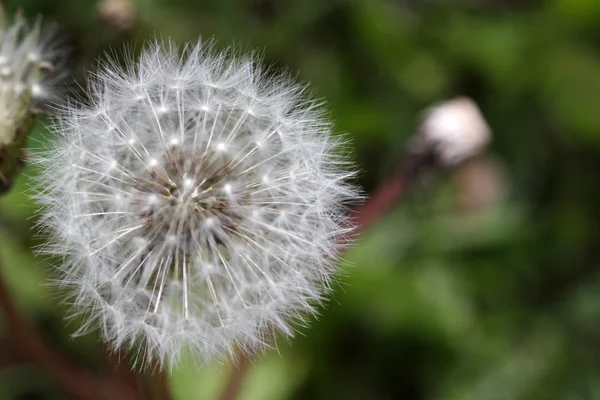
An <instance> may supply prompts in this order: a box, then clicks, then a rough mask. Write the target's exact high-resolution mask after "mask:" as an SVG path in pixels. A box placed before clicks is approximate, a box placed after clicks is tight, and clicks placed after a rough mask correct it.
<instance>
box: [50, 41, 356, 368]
mask: <svg viewBox="0 0 600 400" xmlns="http://www.w3.org/2000/svg"><path fill="white" fill-rule="evenodd" d="M174 82H177V84H176V85H175V84H174ZM89 89H90V90H89V92H90V95H91V102H90V103H89V104H80V105H69V106H66V107H65V108H64V110H63V111H62V114H61V115H60V117H59V120H58V123H57V124H56V126H55V131H56V134H57V136H58V139H57V141H56V142H54V143H52V144H51V145H50V147H49V148H48V149H46V150H43V151H41V152H40V153H39V163H40V164H41V166H42V167H43V171H44V172H43V174H42V177H41V182H40V187H41V188H42V189H41V190H40V192H39V195H38V197H39V199H40V200H41V202H42V203H43V204H44V205H45V212H44V213H43V214H42V224H44V225H45V226H46V227H48V228H49V230H50V231H51V232H52V244H48V245H47V246H46V248H45V250H46V251H47V252H50V253H57V254H60V255H65V254H66V255H67V256H68V257H66V259H65V263H64V265H63V266H62V267H61V268H62V271H61V272H62V274H61V278H60V280H59V283H60V284H61V285H62V286H68V287H71V288H72V291H73V298H74V301H73V302H74V309H75V310H76V311H77V312H79V313H82V314H84V315H86V316H87V317H88V318H89V319H90V321H89V322H88V323H86V324H85V326H86V327H87V326H93V325H95V326H97V327H99V328H100V331H101V334H102V336H103V338H104V340H106V341H107V342H108V343H109V344H110V345H111V346H112V347H113V348H114V349H124V348H130V349H137V350H139V353H138V354H139V358H138V360H137V361H138V362H139V366H144V364H145V363H146V362H147V361H149V360H150V359H154V360H158V361H159V362H160V363H161V364H162V365H164V366H167V367H172V366H173V365H174V363H176V362H177V361H178V360H179V359H180V357H181V356H182V355H183V354H186V353H188V354H191V355H192V356H194V358H195V360H197V361H198V362H200V363H202V362H210V361H213V360H215V359H219V358H222V357H223V356H228V355H231V354H232V353H233V351H234V349H235V348H236V347H240V348H241V349H243V350H248V351H256V350H259V349H261V348H263V347H265V346H268V345H269V338H270V337H271V335H272V332H273V331H280V332H283V333H284V334H285V335H292V333H293V329H292V328H291V326H293V324H294V323H295V322H296V323H297V322H302V321H304V320H305V319H304V318H305V317H306V316H307V314H308V313H311V312H314V310H315V308H314V307H315V303H316V302H318V301H319V300H320V299H322V297H323V295H324V294H325V293H326V292H327V290H328V288H329V280H330V278H331V275H332V273H333V272H334V270H335V268H334V267H335V264H336V261H337V254H338V251H339V247H340V243H339V239H340V237H344V236H345V234H346V233H347V232H348V230H349V228H348V226H349V225H348V220H347V218H346V216H345V215H346V213H345V211H346V209H345V203H346V201H348V200H350V199H353V198H355V196H356V190H355V188H354V187H353V186H352V185H350V184H349V183H347V182H348V178H351V177H352V176H353V175H354V172H353V171H350V170H348V165H349V164H348V162H347V161H346V160H345V159H344V158H343V152H341V151H340V150H342V147H343V146H342V145H343V144H344V141H343V139H339V138H336V137H334V136H333V135H332V134H331V126H330V124H329V123H328V122H327V121H326V120H325V118H324V115H323V112H322V111H320V109H319V108H318V107H317V104H316V103H315V102H312V101H310V100H305V99H304V98H303V97H302V93H303V92H304V91H305V88H304V87H302V86H300V85H297V84H295V83H293V82H292V81H291V79H290V78H289V77H287V76H286V75H280V76H270V77H268V76H267V75H266V74H265V73H263V72H261V70H260V68H259V67H258V65H257V64H256V61H255V60H253V59H252V58H251V57H247V58H242V59H239V58H235V57H232V56H231V54H230V53H227V52H225V53H216V52H214V51H213V50H212V48H211V46H205V45H202V44H200V43H198V44H196V45H190V46H187V47H186V51H185V53H184V55H183V56H181V55H180V54H179V51H178V49H177V47H176V46H175V45H174V44H173V43H170V42H169V43H154V44H151V45H149V46H146V47H145V48H144V50H143V52H142V56H141V59H140V60H139V61H138V62H136V63H132V64H131V65H129V66H128V67H127V69H125V70H119V69H117V67H116V66H115V65H114V63H110V62H109V63H107V64H105V65H102V66H101V68H100V71H99V72H97V73H96V74H95V75H94V76H93V77H92V78H91V82H90V84H89ZM139 93H143V98H142V99H139ZM156 104H161V109H160V112H157V109H156V108H157V107H156V106H155V105H156ZM207 110H210V112H207ZM249 110H252V113H250V112H249ZM109 127H114V128H115V129H111V130H107V128H109ZM275 133H277V134H275ZM171 135H172V136H171ZM171 137H173V138H176V140H175V139H173V140H172V139H170V138H171ZM294 177H297V178H296V179H294ZM299 177H302V179H299ZM82 193H85V194H86V195H85V196H84V195H82ZM117 195H118V196H119V197H120V198H121V200H119V201H117V200H116V196H117ZM74 216H77V217H76V218H75V217H74Z"/></svg>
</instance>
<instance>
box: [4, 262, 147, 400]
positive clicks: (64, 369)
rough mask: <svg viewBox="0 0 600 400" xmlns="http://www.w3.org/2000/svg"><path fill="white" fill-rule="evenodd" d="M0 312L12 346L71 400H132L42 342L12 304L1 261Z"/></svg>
mask: <svg viewBox="0 0 600 400" xmlns="http://www.w3.org/2000/svg"><path fill="white" fill-rule="evenodd" d="M0 310H2V312H3V314H4V319H5V323H6V325H7V327H8V330H9V334H10V337H11V340H12V342H13V345H15V346H17V347H18V348H19V349H20V351H21V353H22V356H24V357H25V358H26V359H28V360H31V361H33V362H35V363H36V364H37V365H38V366H39V367H40V368H42V369H44V370H45V371H46V372H48V373H49V374H50V376H52V378H53V379H54V381H55V382H56V383H57V385H59V386H60V387H61V388H63V390H65V391H66V392H67V393H69V394H70V395H71V396H72V397H73V398H76V399H85V400H105V399H123V400H129V399H131V400H134V399H135V395H134V393H133V392H132V391H131V390H129V389H128V388H126V387H123V386H122V385H118V384H115V382H107V381H103V380H102V381H101V380H100V379H98V378H95V377H94V376H92V375H91V374H90V373H88V372H87V371H85V370H84V369H82V368H80V367H79V366H76V365H74V364H71V363H70V362H69V361H68V360H66V359H64V358H63V356H62V355H61V354H59V353H58V352H56V351H55V350H54V349H53V348H52V347H51V346H50V345H49V344H48V343H47V342H46V341H45V340H44V338H43V337H42V336H41V335H40V334H39V332H38V331H37V330H36V328H35V327H33V326H32V325H30V324H29V322H28V321H27V320H26V319H25V317H23V315H22V314H21V313H20V312H19V310H18V308H17V306H16V304H15V303H14V301H13V300H12V298H11V296H10V292H9V289H8V286H7V285H6V283H5V282H4V278H3V276H2V265H1V260H0Z"/></svg>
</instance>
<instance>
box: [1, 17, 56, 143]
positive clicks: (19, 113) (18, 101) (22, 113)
mask: <svg viewBox="0 0 600 400" xmlns="http://www.w3.org/2000/svg"><path fill="white" fill-rule="evenodd" d="M0 7H1V6H0ZM54 39H55V36H54V35H53V33H52V31H51V29H49V28H43V27H42V23H41V20H40V19H38V20H37V22H36V23H35V24H34V25H33V26H31V27H30V26H28V25H27V24H26V23H25V21H24V20H23V17H22V16H21V14H18V15H17V16H16V17H15V19H14V21H13V22H12V23H9V22H7V19H6V18H5V17H4V15H3V13H2V10H1V8H0V147H1V146H5V145H9V144H11V143H12V141H13V138H14V135H15V132H16V130H17V128H19V127H20V126H21V124H22V123H23V122H24V120H25V119H26V118H27V116H28V114H29V113H31V111H32V110H33V109H34V108H35V107H37V106H38V105H39V104H40V102H43V101H45V100H48V99H49V98H51V97H52V96H53V94H54V92H53V90H52V88H51V87H50V86H51V83H52V82H53V81H56V80H57V74H56V72H58V75H62V71H60V69H59V70H58V71H57V70H56V68H55V67H56V65H55V64H56V62H59V60H60V59H61V58H62V56H63V55H64V50H63V49H61V46H59V43H58V42H57V41H56V40H54Z"/></svg>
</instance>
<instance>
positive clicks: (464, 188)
mask: <svg viewBox="0 0 600 400" xmlns="http://www.w3.org/2000/svg"><path fill="white" fill-rule="evenodd" d="M453 178H454V182H455V185H456V187H457V190H458V197H457V202H458V207H459V208H460V210H462V211H464V212H473V211H480V210H485V209H487V208H489V207H492V206H494V205H496V204H498V203H499V202H500V201H502V199H503V198H504V196H505V194H506V186H507V185H506V175H505V173H504V170H503V168H502V165H501V164H500V163H498V162H497V161H495V160H494V159H491V158H489V157H481V158H475V159H472V160H471V161H469V162H467V163H464V164H463V165H461V166H460V168H458V169H457V170H456V173H455V174H454V177H453Z"/></svg>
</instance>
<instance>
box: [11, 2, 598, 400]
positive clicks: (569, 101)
mask: <svg viewBox="0 0 600 400" xmlns="http://www.w3.org/2000/svg"><path fill="white" fill-rule="evenodd" d="M4 3H5V7H6V8H7V10H8V11H9V12H14V11H15V10H16V9H17V7H22V8H23V9H24V11H25V14H26V15H28V16H30V17H34V16H35V15H36V14H38V13H39V14H43V15H44V17H45V19H47V20H54V21H56V22H57V24H58V25H59V26H60V27H61V28H62V29H63V30H64V34H65V37H67V38H68V41H69V43H70V44H71V46H72V49H73V50H74V56H75V57H74V58H75V59H76V62H77V64H76V67H75V68H74V75H75V77H76V79H79V80H81V70H82V69H85V68H88V69H89V68H90V67H91V66H92V65H93V64H94V60H95V59H96V58H97V57H99V56H100V54H101V53H102V51H103V50H106V49H108V48H109V47H112V48H113V49H115V51H116V52H118V51H119V50H120V49H121V48H122V46H123V40H127V41H131V40H135V41H136V42H137V44H138V47H139V44H140V43H141V42H142V41H143V39H145V38H148V37H152V36H153V35H154V34H155V33H156V34H157V35H160V36H162V37H172V38H174V39H175V40H177V41H180V42H183V41H184V40H186V39H190V40H195V39H196V38H197V37H198V36H200V35H201V36H202V37H214V38H216V39H217V40H218V41H219V43H220V45H221V46H226V45H228V44H231V43H235V44H236V45H238V46H240V47H242V48H247V49H254V48H258V49H260V50H261V51H262V52H263V54H264V60H265V63H267V64H270V65H275V66H280V67H284V66H285V67H286V68H288V69H289V70H290V71H293V72H294V73H295V71H299V72H298V77H299V78H300V79H301V80H303V81H309V82H311V84H312V90H313V91H314V92H315V94H316V95H317V96H319V97H324V98H326V99H327V100H328V104H329V109H330V110H331V115H332V118H333V119H334V120H335V121H336V122H337V127H338V129H339V130H340V131H344V132H349V134H350V135H351V136H352V138H353V142H354V148H355V157H356V160H357V162H358V163H360V167H361V171H362V174H361V177H360V183H361V185H362V186H363V187H364V188H366V190H368V191H369V190H372V189H373V188H374V187H375V186H376V184H377V183H378V182H379V181H380V180H381V179H383V178H384V177H385V176H386V175H388V174H389V173H390V172H391V171H392V170H393V167H394V165H395V164H396V163H397V162H398V160H399V158H400V157H401V155H402V151H403V149H404V146H405V145H406V141H407V139H408V137H409V136H410V134H411V132H413V131H414V129H415V127H416V125H417V124H418V119H419V114H420V111H421V110H422V109H423V108H424V107H426V106H428V105H429V104H431V103H432V102H435V101H438V100H443V99H446V98H450V97H452V96H456V95H468V96H471V97H472V98H474V99H475V100H476V101H477V102H478V103H479V105H480V106H481V109H482V111H483V113H484V115H485V116H486V117H487V119H488V121H489V124H490V126H491V127H492V130H493V132H494V142H493V145H492V147H491V149H490V155H489V157H488V160H487V161H486V163H484V164H481V165H479V166H478V167H477V166H476V167H475V168H474V170H475V171H476V172H478V173H475V174H468V173H467V171H465V170H462V171H455V172H448V173H444V174H439V175H437V176H435V177H430V179H428V180H427V181H426V182H423V183H421V184H419V185H417V187H415V188H414V190H413V191H412V192H411V193H410V195H409V196H408V198H407V199H406V200H405V201H404V202H403V203H402V204H401V205H399V206H398V207H397V209H396V210H395V211H394V212H393V213H391V214H390V215H388V216H386V217H385V218H384V219H383V220H382V221H380V223H378V224H377V225H376V226H374V227H373V228H372V229H371V230H370V231H369V232H367V233H365V234H364V235H363V237H362V238H361V239H360V240H359V242H358V244H357V246H355V248H354V249H352V250H351V251H350V252H349V253H348V255H347V259H348V261H349V262H350V263H351V264H352V266H346V267H344V269H343V272H342V273H341V274H340V278H339V281H340V284H339V285H338V288H337V290H336V292H335V294H334V295H333V296H332V299H331V301H330V302H329V304H327V305H326V306H325V307H323V309H322V314H321V316H320V318H319V319H318V320H315V321H313V323H312V324H311V326H310V327H309V328H300V329H299V335H298V336H297V338H295V339H294V340H292V341H291V343H290V344H287V343H279V353H280V354H279V353H278V352H276V351H271V352H268V353H267V354H266V355H265V356H264V357H263V358H261V359H260V361H258V362H257V365H256V367H255V368H254V369H253V371H252V373H251V374H250V376H249V379H248V380H247V381H246V382H245V385H244V387H243V393H242V396H241V399H257V400H258V399H260V400H268V399H344V400H346V399H436V400H437V399H450V400H463V399H473V400H487V399H490V400H492V399H494V400H495V399H499V400H500V399H573V400H579V399H581V400H584V399H586V400H587V399H598V398H600V346H599V344H600V275H599V274H598V272H599V270H598V267H599V261H600V259H599V257H598V255H599V254H598V253H599V252H600V215H599V214H600V213H599V212H598V198H599V196H600V180H599V179H598V177H597V176H596V173H600V2H598V0H530V1H521V2H518V1H510V0H493V1H492V0H490V1H483V0H463V1H461V0H454V1H443V2H442V1H433V0H432V1H427V0H422V1H415V0H237V1H234V0H228V1H225V0H204V1H196V0H139V1H137V2H136V1H134V2H133V3H134V4H135V5H136V8H137V11H138V21H137V24H136V27H135V29H134V30H133V31H132V32H131V33H127V32H125V33H123V32H121V33H118V32H115V31H114V29H112V28H111V27H110V26H108V25H107V24H106V22H104V21H102V20H101V19H100V17H99V15H98V12H97V4H96V2H95V1H91V0H54V1H51V0H12V1H5V2H4ZM41 133H42V128H41V127H38V130H37V132H36V133H35V135H37V137H40V134H41ZM471 172H472V171H471ZM28 173H29V174H30V175H31V174H35V171H33V170H32V169H29V170H28ZM27 180H28V178H27V177H25V176H23V177H22V178H21V179H20V181H19V182H18V184H17V186H16V187H15V188H14V190H13V192H12V193H11V195H10V196H8V197H5V198H3V199H1V200H0V251H1V255H2V260H3V264H4V266H5V267H6V271H4V272H5V273H6V274H7V275H8V277H9V281H10V283H11V284H12V285H13V287H14V290H15V295H16V298H17V299H18V300H19V304H20V305H21V306H22V307H23V308H24V309H25V310H27V312H28V315H29V316H30V317H31V318H32V319H33V320H34V321H37V322H38V324H39V325H40V327H42V329H43V330H44V332H45V333H46V334H47V335H48V337H50V338H52V340H53V341H54V342H55V344H56V346H57V347H59V348H65V349H66V351H69V352H70V353H71V355H72V356H73V357H76V358H77V359H79V360H80V361H81V362H82V363H85V364H86V365H88V366H89V367H90V368H97V369H101V368H100V367H98V366H99V365H102V364H103V360H101V359H100V358H99V356H98V354H99V351H98V344H97V343H96V342H95V338H93V337H86V338H83V339H78V340H76V341H69V339H68V335H69V332H71V331H73V330H74V329H75V328H76V322H73V323H72V324H71V325H68V326H66V327H65V326H64V321H63V320H62V319H61V318H62V316H64V314H65V313H66V310H65V308H64V307H61V306H60V305H58V302H57V301H56V299H57V298H59V294H57V292H56V291H55V290H54V289H52V288H48V287H44V286H40V284H42V283H45V282H47V279H48V276H49V272H48V269H49V266H48V265H46V264H45V262H44V261H43V260H41V259H34V258H33V256H32V253H31V250H30V248H31V247H32V246H34V245H35V244H36V242H35V241H34V239H32V238H31V233H30V232H29V231H28V227H29V226H30V225H31V224H32V223H33V220H31V219H29V217H30V216H31V215H32V214H33V212H34V211H35V206H34V205H33V204H32V203H31V201H28V200H27V199H26V198H25V196H24V195H23V194H22V191H23V190H24V189H25V187H26V185H27ZM485 185H491V186H492V187H493V188H494V190H495V191H492V192H493V193H492V196H491V197H492V198H491V199H487V201H484V202H483V203H481V204H479V206H478V207H474V206H473V205H472V204H471V205H467V206H465V204H463V203H464V199H465V198H467V199H469V196H471V197H474V196H475V197H476V195H477V191H478V190H481V188H482V187H487V186H485ZM461 199H463V200H461ZM469 204H470V203H469ZM1 324H2V321H1V320H0V327H1V326H2V325H1ZM1 344H2V342H1V341H0V345H1ZM2 351H3V349H2V348H0V398H1V399H13V398H14V399H33V398H35V399H37V398H40V399H59V398H65V396H64V395H63V394H61V393H60V391H58V390H57V389H56V388H54V387H53V385H52V382H51V381H50V379H49V378H48V377H47V376H46V375H45V374H43V373H42V372H40V371H37V370H36V369H35V368H34V367H31V366H28V365H19V366H3V365H2V363H1V361H2V357H1V354H2ZM226 375H227V368H226V367H222V366H214V367H208V368H205V369H202V370H200V371H197V370H195V369H194V368H191V367H184V368H181V369H179V370H177V371H176V373H175V375H174V377H173V379H172V387H173V391H174V393H175V395H176V398H177V399H205V398H207V399H209V398H214V396H215V394H216V393H218V391H219V389H220V387H221V386H222V385H223V383H224V379H225V378H226Z"/></svg>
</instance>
